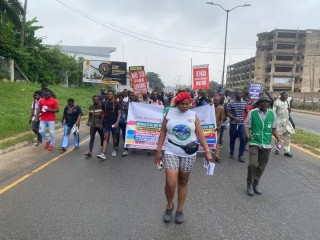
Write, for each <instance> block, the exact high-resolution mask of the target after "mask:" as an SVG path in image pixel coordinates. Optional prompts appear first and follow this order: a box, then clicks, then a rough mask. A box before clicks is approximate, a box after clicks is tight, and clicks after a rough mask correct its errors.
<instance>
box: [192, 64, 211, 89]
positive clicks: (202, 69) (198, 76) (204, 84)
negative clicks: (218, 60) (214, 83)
mask: <svg viewBox="0 0 320 240" xmlns="http://www.w3.org/2000/svg"><path fill="white" fill-rule="evenodd" d="M207 88H209V64H205V65H198V66H193V89H194V90H197V89H207Z"/></svg>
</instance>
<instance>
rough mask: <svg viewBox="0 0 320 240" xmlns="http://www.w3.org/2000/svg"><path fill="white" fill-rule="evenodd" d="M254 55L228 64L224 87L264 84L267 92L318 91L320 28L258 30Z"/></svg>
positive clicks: (319, 85) (319, 76)
mask: <svg viewBox="0 0 320 240" xmlns="http://www.w3.org/2000/svg"><path fill="white" fill-rule="evenodd" d="M257 36H258V40H257V43H256V44H257V50H256V56H255V57H254V58H253V59H252V58H250V59H248V60H245V61H242V62H238V63H235V64H232V65H230V66H228V68H227V87H229V88H234V87H241V86H245V85H247V84H248V83H249V82H257V83H263V84H264V86H265V87H267V88H268V89H269V90H270V92H273V91H283V90H289V91H291V92H318V91H320V30H287V29H275V30H273V31H271V32H263V33H259V34H258V35H257Z"/></svg>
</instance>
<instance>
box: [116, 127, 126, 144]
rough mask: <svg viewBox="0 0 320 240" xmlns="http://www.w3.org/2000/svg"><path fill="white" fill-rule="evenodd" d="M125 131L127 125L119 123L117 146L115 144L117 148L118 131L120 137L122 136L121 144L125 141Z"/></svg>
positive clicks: (118, 137)
mask: <svg viewBox="0 0 320 240" xmlns="http://www.w3.org/2000/svg"><path fill="white" fill-rule="evenodd" d="M126 129H127V124H125V123H119V132H118V136H117V144H116V146H117V147H119V142H120V131H121V135H122V139H123V144H124V142H125V139H126Z"/></svg>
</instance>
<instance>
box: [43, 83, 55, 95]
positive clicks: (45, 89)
mask: <svg viewBox="0 0 320 240" xmlns="http://www.w3.org/2000/svg"><path fill="white" fill-rule="evenodd" d="M46 92H50V93H51V96H52V97H53V98H57V96H56V94H55V93H54V92H53V91H52V90H50V89H49V88H48V84H47V83H46V82H42V83H41V90H40V97H41V98H44V95H45V93H46Z"/></svg>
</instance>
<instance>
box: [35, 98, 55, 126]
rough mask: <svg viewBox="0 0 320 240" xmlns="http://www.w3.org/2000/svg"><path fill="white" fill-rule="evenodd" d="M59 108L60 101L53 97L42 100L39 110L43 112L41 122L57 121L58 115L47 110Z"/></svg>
mask: <svg viewBox="0 0 320 240" xmlns="http://www.w3.org/2000/svg"><path fill="white" fill-rule="evenodd" d="M57 108H59V105H58V101H57V100H56V99H54V98H53V97H50V98H48V99H47V98H41V100H40V103H39V110H40V111H41V121H55V120H56V114H55V113H54V112H47V111H46V109H57Z"/></svg>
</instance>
